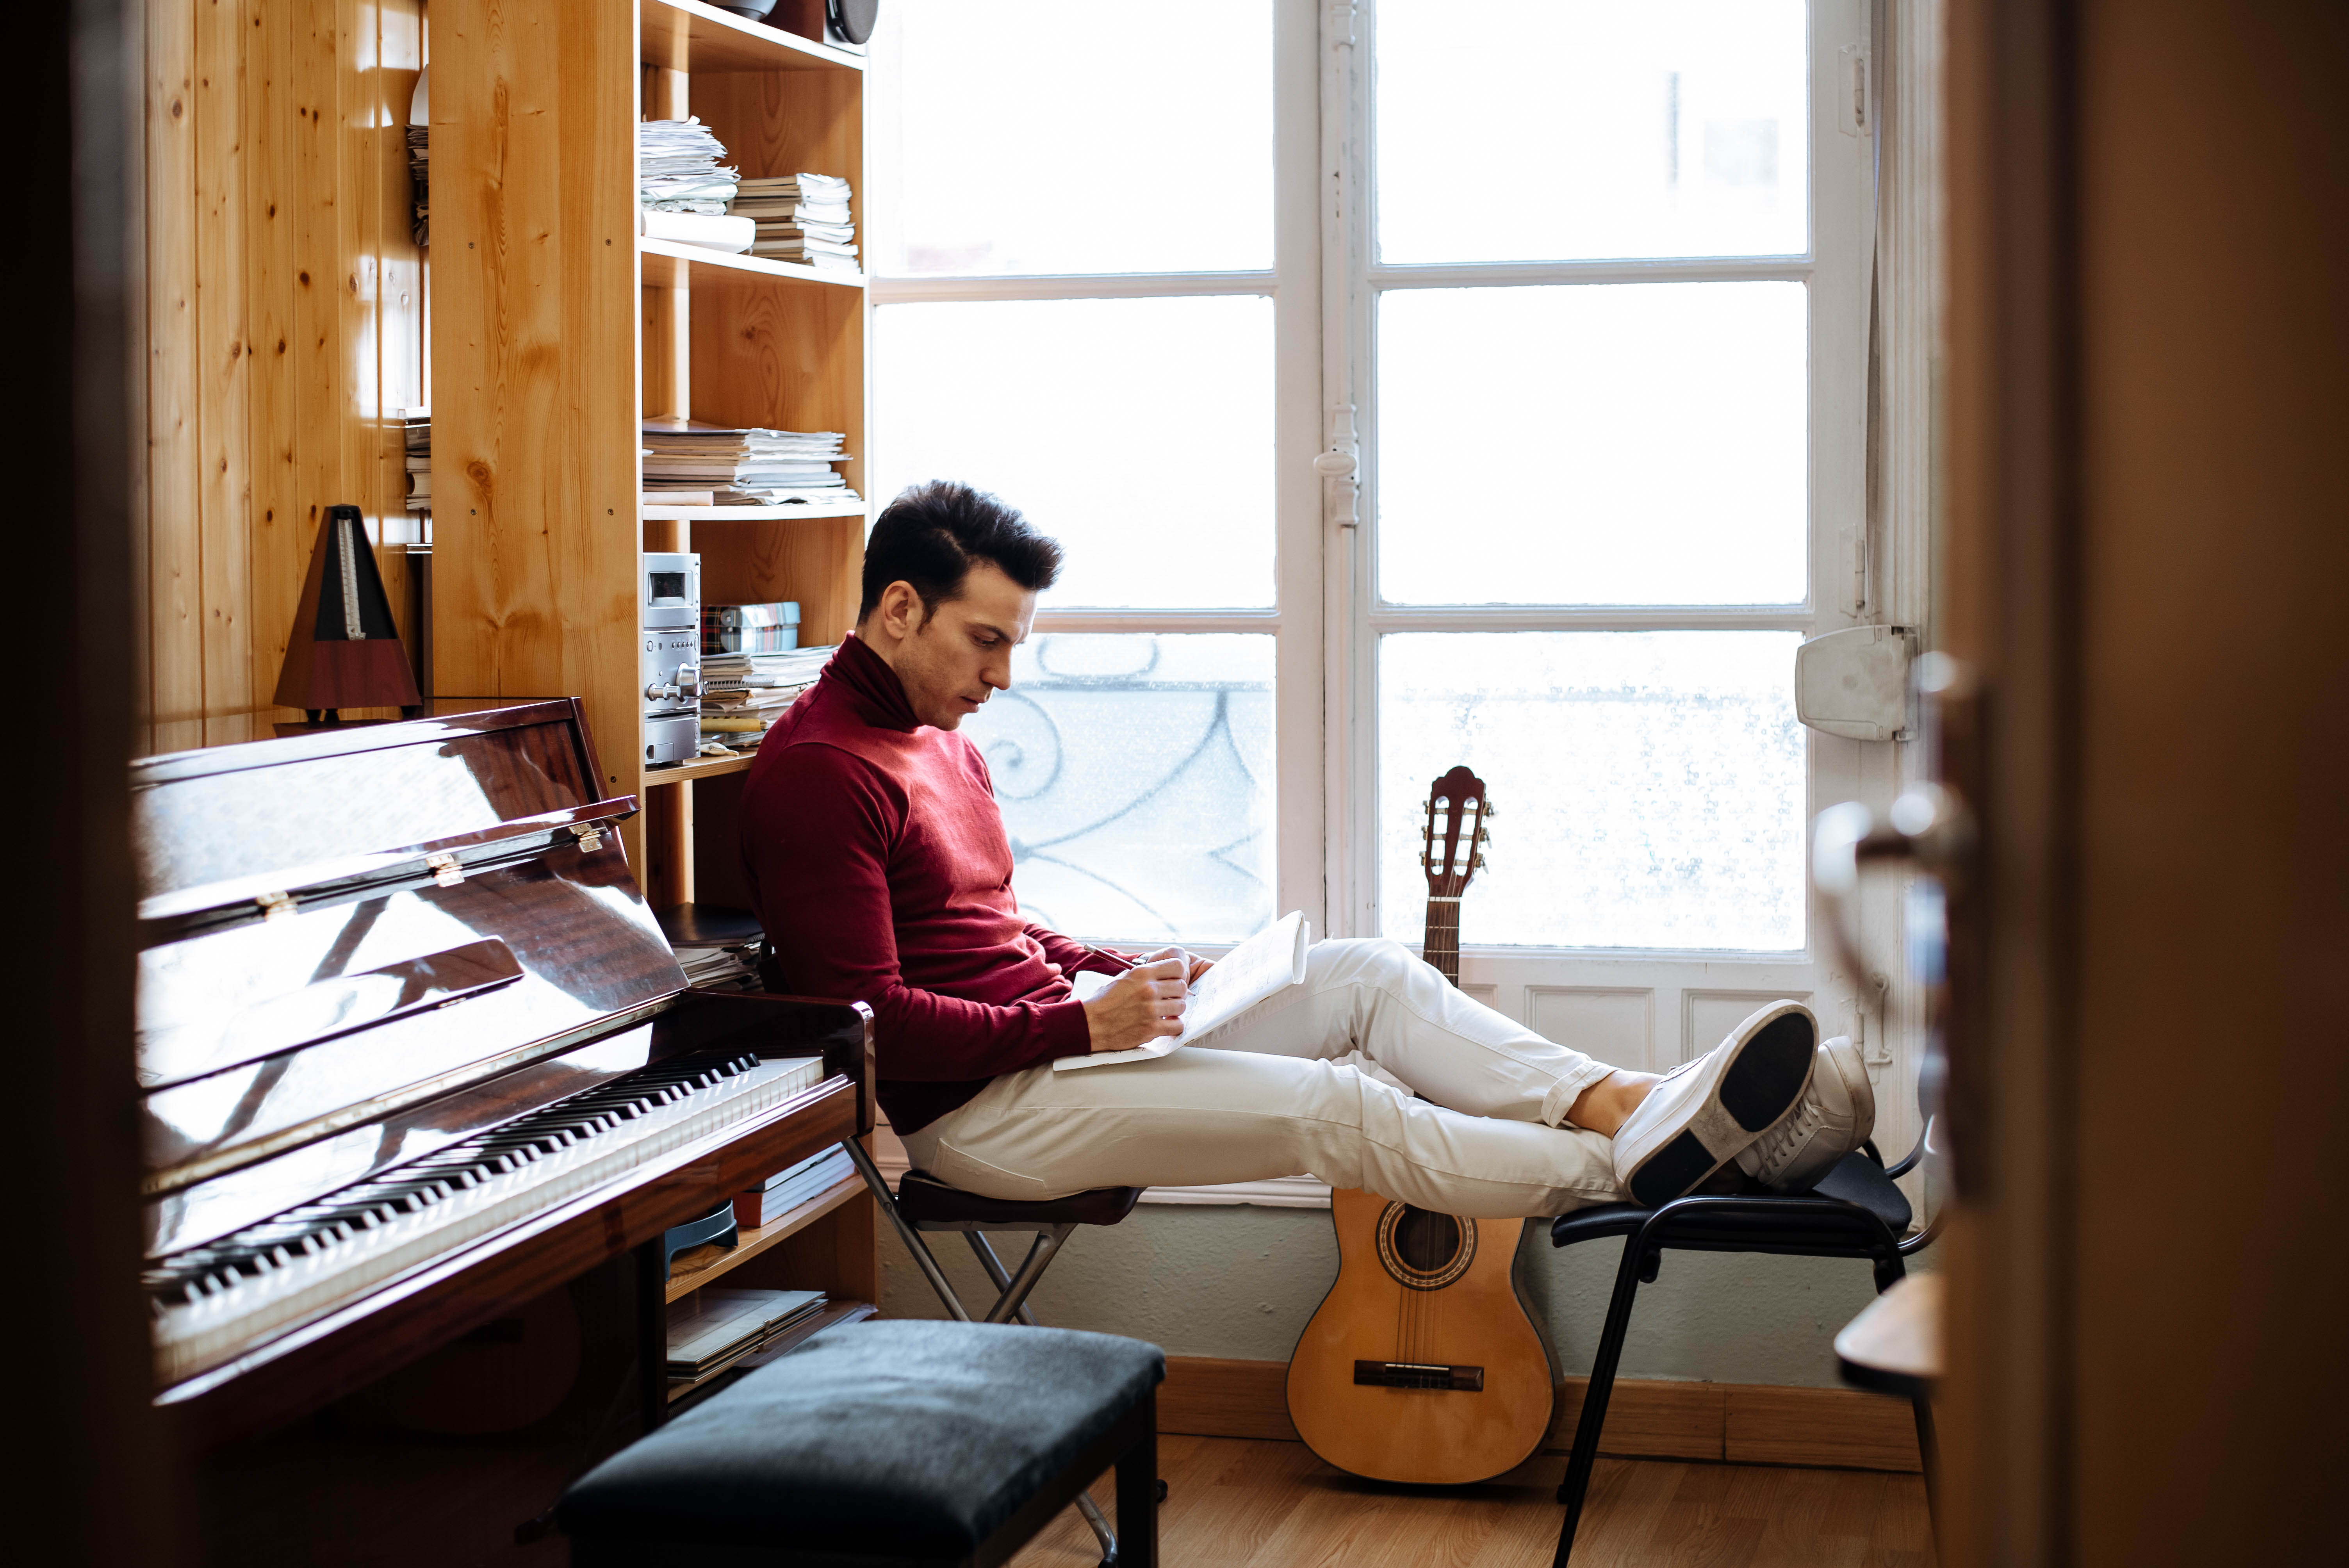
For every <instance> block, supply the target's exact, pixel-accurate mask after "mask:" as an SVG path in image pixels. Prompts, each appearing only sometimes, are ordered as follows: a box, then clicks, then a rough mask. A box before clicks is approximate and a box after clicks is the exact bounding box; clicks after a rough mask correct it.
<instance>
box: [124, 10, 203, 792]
mask: <svg viewBox="0 0 2349 1568" xmlns="http://www.w3.org/2000/svg"><path fill="white" fill-rule="evenodd" d="M146 46H147V66H146V70H147V115H146V147H145V153H146V164H147V324H146V325H147V420H148V427H147V428H148V440H147V497H148V509H149V510H148V521H147V527H148V540H147V552H146V553H147V582H146V583H145V585H144V587H145V593H146V603H147V664H146V669H145V671H144V677H145V678H144V682H143V685H144V687H145V689H144V691H143V692H142V693H141V696H142V701H141V704H140V710H141V712H142V714H143V715H144V716H145V717H146V723H145V724H144V725H143V726H142V727H141V729H142V734H141V739H142V740H143V741H144V743H145V746H146V748H147V749H149V750H150V751H177V750H181V749H182V748H187V747H192V746H201V745H202V744H203V739H204V731H203V711H204V685H203V676H204V661H203V624H202V595H203V583H202V547H201V536H200V534H199V531H198V527H197V517H198V505H197V499H196V496H197V489H198V479H197V469H198V466H199V464H200V462H201V459H200V458H199V457H198V455H197V453H198V449H199V435H200V431H199V416H198V407H199V399H198V397H197V389H196V383H197V375H196V366H197V352H198V350H197V334H196V227H197V225H196V215H195V203H194V200H193V193H194V191H195V188H196V139H197V130H196V119H197V114H198V111H199V109H200V108H201V107H202V106H201V104H200V102H199V100H198V98H197V95H196V86H195V56H196V39H195V14H194V10H193V8H192V7H191V5H190V4H189V0H150V4H149V5H148V8H147V38H146Z"/></svg>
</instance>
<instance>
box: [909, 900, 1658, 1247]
mask: <svg viewBox="0 0 2349 1568" xmlns="http://www.w3.org/2000/svg"><path fill="white" fill-rule="evenodd" d="M1358 1051H1359V1052H1360V1053H1361V1057H1362V1058H1363V1059H1365V1060H1367V1061H1369V1062H1370V1063H1372V1064H1374V1065H1375V1066H1376V1067H1377V1068H1380V1069H1382V1071H1383V1072H1384V1073H1387V1074H1392V1076H1393V1078H1396V1079H1399V1080H1401V1082H1402V1083H1403V1084H1405V1085H1408V1086H1409V1088H1407V1089H1406V1088H1396V1087H1395V1086H1394V1085H1393V1084H1392V1083H1388V1082H1382V1081H1381V1079H1380V1078H1378V1077H1374V1076H1372V1075H1371V1073H1370V1072H1367V1071H1364V1070H1361V1069H1360V1068H1356V1067H1354V1066H1351V1065H1349V1064H1348V1063H1347V1062H1345V1061H1343V1060H1341V1059H1340V1058H1343V1057H1351V1056H1352V1055H1353V1054H1354V1053H1355V1052H1358ZM1613 1070H1614V1069H1613V1068H1609V1066H1607V1064H1605V1063H1604V1062H1596V1061H1593V1060H1591V1059H1590V1058H1589V1057H1586V1056H1584V1055H1582V1054H1581V1053H1580V1052H1579V1051H1572V1050H1568V1049H1567V1048H1566V1047H1563V1046H1558V1045H1553V1044H1552V1043H1550V1042H1549V1041H1547V1040H1545V1039H1543V1038H1542V1037H1540V1036H1538V1035H1536V1034H1533V1033H1531V1032H1530V1031H1528V1030H1526V1029H1525V1028H1523V1027H1521V1026H1518V1025H1516V1024H1515V1023H1512V1022H1511V1021H1510V1020H1508V1019H1507V1018H1506V1017H1503V1016H1501V1015H1500V1014H1498V1013H1495V1012H1494V1011H1493V1010H1492V1009H1491V1008H1490V1007H1487V1006H1484V1005H1483V1004H1482V1003H1479V1002H1477V1001H1475V1000H1474V999H1473V998H1471V997H1468V996H1466V995H1463V994H1461V993H1460V992H1459V991H1457V990H1455V989H1454V988H1453V987H1452V986H1451V985H1447V984H1445V982H1444V976H1443V975H1439V974H1437V973H1436V972H1435V971H1434V970H1433V968H1431V967H1429V966H1428V965H1425V964H1423V963H1422V962H1420V960H1419V959H1418V958H1416V957H1414V956H1413V955H1412V954H1411V953H1409V952H1408V951H1407V950H1405V949H1404V948H1403V947H1402V945H1401V944H1397V943H1392V942H1376V941H1354V942H1323V943H1319V944H1316V945H1315V946H1314V947H1313V949H1312V951H1311V952H1310V953H1309V954H1308V956H1307V959H1306V968H1305V979H1304V982H1303V984H1301V985H1293V986H1291V987H1289V988H1288V989H1287V990H1285V991H1282V992H1281V993H1279V994H1278V995H1275V996H1272V997H1270V998H1268V999H1267V1000H1266V1001H1265V1002H1263V1003H1262V1004H1260V1005H1259V1006H1257V1007H1254V1008H1252V1009H1250V1010H1249V1011H1248V1012H1247V1013H1245V1014H1243V1015H1242V1016H1240V1017H1238V1018H1237V1019H1234V1020H1233V1021H1232V1022H1231V1023H1230V1024H1229V1025H1227V1026H1225V1027H1224V1028H1222V1029H1220V1030H1218V1031H1216V1034H1215V1035H1214V1036H1213V1037H1211V1038H1210V1039H1209V1040H1208V1041H1207V1042H1206V1043H1205V1044H1202V1045H1196V1046H1190V1047H1185V1048H1184V1049H1182V1050H1178V1051H1175V1052H1174V1053H1173V1054H1172V1055H1170V1056H1165V1057H1159V1058H1158V1059H1156V1060H1155V1061H1143V1062H1127V1063H1122V1064H1120V1065H1118V1066H1115V1067H1102V1068H1087V1069H1086V1070H1084V1071H1082V1072H1054V1071H1053V1070H1052V1068H1051V1066H1050V1064H1049V1063H1047V1064H1046V1065H1044V1066H1042V1067H1037V1068H1029V1069H1028V1070H1026V1071H1025V1072H1017V1073H1007V1074H1005V1075H1004V1076H1003V1077H1001V1078H997V1079H996V1080H995V1081H994V1082H993V1083H991V1084H989V1085H988V1086H987V1088H985V1089H984V1090H982V1091H981V1092H980V1094H979V1096H978V1099H973V1100H971V1101H970V1102H969V1103H968V1104H967V1105H963V1106H960V1107H958V1108H957V1109H954V1110H952V1111H949V1112H947V1114H946V1115H945V1116H942V1117H940V1118H939V1119H937V1120H936V1121H934V1122H932V1123H930V1124H929V1125H928V1126H927V1127H925V1128H923V1129H921V1130H919V1131H917V1132H913V1133H909V1134H906V1135H905V1150H906V1153H907V1154H908V1155H909V1156H910V1157H911V1158H912V1160H913V1162H914V1166H915V1168H916V1170H922V1171H928V1172H930V1173H931V1174H932V1175H934V1176H936V1177H937V1178H938V1179H939V1180H940V1181H946V1182H948V1183H951V1184H952V1185H954V1186H957V1187H960V1188H962V1189H963V1190H964V1191H970V1192H977V1193H979V1194H981V1195H982V1196H985V1197H989V1198H1006V1199H1040V1198H1056V1197H1060V1196H1062V1195H1064V1194H1067V1193H1070V1192H1081V1191H1084V1190H1085V1189H1087V1188H1089V1187H1157V1186H1165V1187H1195V1186H1206V1185H1211V1184H1214V1183H1217V1182H1224V1181H1263V1180H1266V1179H1268V1178H1270V1177H1275V1176H1296V1175H1303V1174H1311V1175H1314V1176H1318V1177H1319V1178H1320V1179H1321V1180H1322V1181H1327V1182H1329V1183H1330V1185H1332V1186H1335V1187H1360V1188H1366V1189H1368V1190H1369V1191H1373V1192H1376V1193H1378V1194H1380V1195H1381V1197H1385V1198H1389V1199H1397V1200H1400V1201H1402V1202H1406V1203H1412V1204H1415V1205H1417V1206H1418V1207H1420V1208H1423V1209H1433V1210H1435V1211H1436V1212H1440V1213H1446V1214H1461V1215H1466V1216H1469V1217H1471V1218H1477V1219H1504V1218H1509V1217H1513V1216H1520V1215H1523V1216H1532V1215H1542V1214H1562V1213H1565V1212H1568V1211H1569V1210H1572V1209H1576V1208H1578V1207H1580V1206H1582V1205H1584V1204H1586V1203H1597V1202H1609V1201H1611V1200H1613V1199H1614V1198H1616V1197H1617V1196H1618V1193H1617V1191H1616V1186H1615V1168H1614V1159H1613V1145H1612V1143H1611V1142H1610V1141H1609V1140H1608V1139H1606V1138H1603V1137H1601V1136H1600V1135H1599V1134H1598V1133H1596V1132H1590V1131H1586V1130H1582V1129H1580V1128H1569V1127H1566V1126H1563V1125H1562V1124H1563V1123H1564V1121H1565V1119H1566V1113H1567V1110H1568V1108H1569V1107H1571V1106H1572V1105H1573V1104H1574V1101H1575V1099H1576V1097H1577V1096H1578V1095H1580V1094H1581V1093H1582V1091H1583V1090H1584V1089H1586V1088H1589V1087H1590V1086H1591V1085H1592V1084H1595V1083H1597V1082H1598V1081H1599V1079H1601V1078H1605V1077H1606V1076H1607V1075H1608V1074H1609V1072H1612V1071H1613ZM1413 1090H1415V1091H1417V1093H1418V1094H1419V1095H1421V1096H1424V1097H1425V1098H1424V1099H1414V1098H1413V1093H1412V1092H1411V1091H1413Z"/></svg>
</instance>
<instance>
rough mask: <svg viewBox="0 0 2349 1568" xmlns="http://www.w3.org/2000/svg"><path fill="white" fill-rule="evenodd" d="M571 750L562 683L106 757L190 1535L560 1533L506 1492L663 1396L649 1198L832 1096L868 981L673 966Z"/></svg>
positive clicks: (706, 1171) (619, 1431) (671, 1197)
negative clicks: (538, 698) (730, 977)
mask: <svg viewBox="0 0 2349 1568" xmlns="http://www.w3.org/2000/svg"><path fill="white" fill-rule="evenodd" d="M602 778H603V775H602V774H601V773H600V772H599V771H598V769H597V767H596V759H595V752H594V748H593V745H592V742H591V740H590V738H589V736H588V734H587V731H586V728H585V723H584V721H583V719H582V717H581V714H580V712H579V708H578V705H577V704H575V703H573V702H568V701H563V702H549V703H538V704H531V705H526V706H522V707H506V708H500V709H495V710H492V711H487V712H480V713H472V714H462V715H454V716H449V717H435V718H425V719H416V720H410V721H408V722H404V723H398V724H387V725H378V726H366V727H356V726H355V727H351V728H349V729H347V730H345V731H343V732H340V733H332V732H329V733H320V734H310V735H305V736H299V737H295V738H286V739H280V740H274V741H264V742H257V743H254V744H252V745H246V746H235V747H224V748H216V749H212V750H207V751H195V752H182V753H178V754H174V755H171V756H164V757H156V758H148V759H145V760H143V761H141V762H140V763H137V764H135V765H134V769H133V777H132V795H133V816H132V836H133V845H132V847H133V851H134V856H135V859H136V862H137V865H138V871H139V877H140V910H139V915H140V964H139V976H138V987H139V995H138V1015H139V1028H138V1038H137V1071H138V1074H139V1082H140V1107H141V1119H142V1137H143V1142H144V1150H145V1172H144V1181H145V1206H144V1222H145V1227H146V1250H147V1260H148V1262H147V1274H146V1277H145V1282H144V1283H145V1287H146V1289H147V1291H148V1293H149V1297H150V1306H151V1313H152V1328H153V1344H154V1377H155V1389H156V1395H155V1397H156V1400H157V1403H158V1405H159V1406H160V1408H162V1409H163V1411H164V1412H165V1413H166V1415H167V1418H168V1420H169V1422H170V1424H171V1427H172V1429H173V1430H174V1431H175V1433H176V1435H177V1436H178V1439H179V1441H180V1445H181V1449H182V1450H183V1452H185V1453H187V1454H188V1455H190V1456H191V1465H192V1470H191V1486H190V1487H189V1488H187V1489H186V1491H187V1493H188V1495H187V1497H186V1498H185V1500H184V1501H185V1504H186V1506H187V1508H188V1509H189V1510H190V1511H191V1518H192V1520H193V1521H194V1522H195V1526H196V1528H195V1531H194V1532H193V1533H194V1534H195V1535H196V1536H197V1537H198V1540H199V1542H200V1545H199V1550H198V1551H196V1552H195V1553H192V1555H193V1556H195V1557H196V1558H198V1559H199V1560H211V1559H215V1558H218V1559H226V1558H228V1557H231V1556H234V1557H236V1558H238V1559H240V1560H247V1559H250V1558H251V1557H252V1555H253V1554H254V1552H255V1551H256V1550H258V1551H259V1552H260V1553H261V1555H262V1556H263V1557H264V1558H265V1559H266V1560H268V1561H271V1562H283V1561H291V1560H300V1559H303V1558H309V1559H313V1560H317V1561H333V1562H362V1561H378V1560H380V1561H387V1562H388V1561H395V1560H404V1561H415V1560H418V1559H417V1558H416V1556H415V1555H414V1553H417V1552H419V1551H424V1552H429V1553H430V1555H431V1558H432V1560H433V1561H436V1562H473V1561H493V1560H502V1558H503V1557H504V1556H507V1555H512V1554H514V1553H523V1554H526V1555H530V1556H533V1557H536V1558H540V1559H542V1560H550V1561H551V1560H559V1559H560V1555H561V1548H560V1545H559V1543H547V1542H541V1543H539V1544H538V1545H537V1546H536V1547H533V1538H534V1536H536V1535H538V1534H540V1533H543V1532H541V1531H539V1530H538V1529H536V1528H535V1527H534V1525H533V1521H534V1520H536V1519H538V1518H540V1517H542V1516H543V1511H544V1509H545V1507H546V1506H547V1505H548V1504H550V1503H552V1501H554V1494H555V1493H556V1492H557V1491H559V1490H560V1488H561V1486H562V1485H563V1484H564V1482H566V1481H567V1480H569V1479H571V1476H572V1475H574V1474H576V1473H577V1472H578V1471H579V1470H584V1469H585V1468H586V1467H587V1466H589V1465H592V1464H593V1463H594V1462H595V1460H599V1459H601V1458H602V1457H604V1455H605V1454H607V1453H609V1452H611V1451H613V1450H615V1449H617V1448H619V1447H621V1446H624V1445H625V1444H626V1442H628V1441H630V1440H632V1439H634V1438H635V1437H636V1436H637V1435H639V1434H641V1432H642V1431H644V1430H645V1429H647V1427H648V1426H650V1425H652V1424H655V1423H657V1421H658V1420H659V1419H660V1418H661V1413H662V1410H663V1408H664V1399H665V1393H666V1387H665V1382H664V1377H663V1360H664V1357H663V1353H662V1346H663V1337H662V1336H663V1326H662V1325H663V1313H664V1308H665V1296H664V1285H663V1269H662V1260H661V1256H660V1253H659V1250H658V1242H659V1239H660V1237H661V1235H662V1233H664V1232H665V1231H666V1230H667V1229H668V1228H669V1227H672V1226H675V1225H678V1224H679V1223H680V1222H684V1221H686V1220H688V1219H691V1218H693V1217H695V1216H697V1215H699V1214H702V1213H704V1212H708V1211H709V1210H710V1209H711V1208H712V1206H713V1204H715V1203H716V1202H721V1201H722V1200H724V1199H725V1198H726V1197H727V1196H728V1195H730V1194H731V1193H734V1192H738V1191H743V1190H744V1189H746V1188H749V1187H751V1186H753V1185H755V1184H756V1183H757V1182H758V1181H759V1180H760V1179H761V1178H763V1177H765V1176H767V1175H769V1174H771V1172H774V1171H779V1170H781V1169H783V1168H784V1167H786V1166H789V1165H791V1164H792V1163H794V1162H796V1161H801V1160H802V1159H805V1158H807V1157H809V1156H810V1155H812V1154H815V1153H818V1152H820V1151H821V1150H823V1149H824V1148H825V1147H826V1146H828V1145H830V1144H833V1143H836V1142H838V1141H840V1140H843V1139H845V1138H849V1137H853V1136H856V1135H858V1134H860V1133H863V1132H865V1131H868V1130H870V1128H871V1126H872V1109H871V1105H872V1101H871V1092H870V1090H871V1052H872V1023H871V1013H870V1011H869V1009H867V1008H865V1007H864V1006H862V1005H861V1004H858V1003H854V1002H831V1001H819V1000H812V999H807V998H792V997H776V996H768V995H753V994H745V993H722V992H707V991H693V990H688V987H687V985H686V979H685V975H684V974H683V972H682V971H681V970H680V969H679V968H678V963H677V960H676V957H675V955H674V954H672V953H671V951H670V949H669V946H668V944H667V942H666V941H665V940H664V939H663V938H662V935H661V933H660V929H659V926H658V924H657V922H656V921H655V919H654V917H653V915H652V913H651V912H650V911H649V910H648V909H647V906H646V903H645V900H644V897H643V895H642V893H641V892H639V890H638V888H637V886H636V882H635V880H634V879H633V878H632V876H631V875H630V872H629V868H628V865H627V861H626V856H625V854H624V852H623V850H622V847H621V841H620V836H619V834H618V832H617V828H618V825H619V823H620V822H621V820H623V819H625V818H626V817H627V816H628V815H629V814H631V813H632V812H633V811H634V810H635V806H636V802H635V800H634V799H629V798H622V799H609V798H605V796H604V794H603V792H602V790H601V789H599V788H598V784H599V781H600V780H601V779H602ZM256 1510H260V1511H261V1512H260V1514H258V1515H256V1513H255V1511H256ZM255 1530H258V1531H261V1532H264V1534H265V1536H266V1537H267V1542H268V1543H267V1545H266V1546H265V1547H263V1546H260V1545H258V1544H257V1542H256V1541H255V1540H254V1537H253V1535H252V1533H251V1532H254V1531H255Z"/></svg>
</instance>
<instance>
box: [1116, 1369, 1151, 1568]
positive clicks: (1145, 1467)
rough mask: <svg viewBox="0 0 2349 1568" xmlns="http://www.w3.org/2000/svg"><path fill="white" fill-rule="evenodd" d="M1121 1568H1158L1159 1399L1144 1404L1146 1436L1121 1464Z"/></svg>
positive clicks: (1118, 1466) (1126, 1452) (1119, 1537)
mask: <svg viewBox="0 0 2349 1568" xmlns="http://www.w3.org/2000/svg"><path fill="white" fill-rule="evenodd" d="M1117 1529H1118V1543H1117V1568H1158V1396H1157V1395H1156V1394H1152V1395H1150V1396H1149V1397H1148V1398H1145V1399H1144V1400H1143V1407H1142V1436H1141V1437H1140V1438H1139V1439H1136V1440H1135V1442H1134V1445H1133V1447H1132V1448H1130V1449H1126V1450H1125V1452H1124V1453H1123V1454H1122V1455H1120V1456H1119V1458H1118V1461H1117Z"/></svg>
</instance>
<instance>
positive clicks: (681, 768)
mask: <svg viewBox="0 0 2349 1568" xmlns="http://www.w3.org/2000/svg"><path fill="white" fill-rule="evenodd" d="M749 771H750V753H749V752H744V753H743V754H742V755H741V756H740V757H697V758H694V759H693V760H692V761H690V762H680V763H678V765H677V766H675V767H674V768H647V769H645V788H646V789H651V788H652V787H653V786H655V785H657V784H690V783H692V782H693V781H694V780H695V779H719V778H722V777H724V776H725V775H727V774H729V773H748V772H749Z"/></svg>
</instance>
